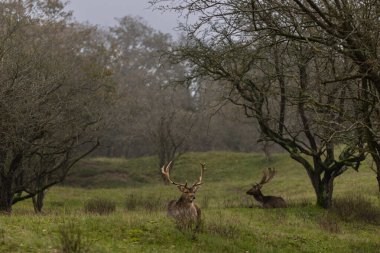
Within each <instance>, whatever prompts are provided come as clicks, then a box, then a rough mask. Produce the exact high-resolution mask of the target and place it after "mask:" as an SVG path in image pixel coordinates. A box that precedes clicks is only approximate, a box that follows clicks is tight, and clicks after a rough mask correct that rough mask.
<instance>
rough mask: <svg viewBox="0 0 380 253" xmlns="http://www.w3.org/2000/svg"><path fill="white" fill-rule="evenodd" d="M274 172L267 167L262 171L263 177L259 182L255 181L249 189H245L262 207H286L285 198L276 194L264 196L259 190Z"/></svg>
mask: <svg viewBox="0 0 380 253" xmlns="http://www.w3.org/2000/svg"><path fill="white" fill-rule="evenodd" d="M275 174H276V171H275V169H271V168H268V169H267V170H264V171H263V177H262V179H261V181H260V183H258V184H257V183H256V184H254V185H253V186H252V188H251V189H249V190H248V191H247V194H248V195H252V196H253V197H254V198H255V200H257V201H258V202H260V203H261V205H262V207H263V208H286V207H287V204H286V202H285V200H284V199H283V198H281V197H277V196H264V195H263V193H262V192H261V188H262V187H263V185H264V184H266V183H268V182H269V181H270V180H271V179H272V178H273V177H274V175H275Z"/></svg>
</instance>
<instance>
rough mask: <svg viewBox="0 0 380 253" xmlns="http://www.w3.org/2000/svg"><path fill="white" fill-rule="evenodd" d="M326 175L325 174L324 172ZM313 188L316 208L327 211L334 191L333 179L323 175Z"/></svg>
mask: <svg viewBox="0 0 380 253" xmlns="http://www.w3.org/2000/svg"><path fill="white" fill-rule="evenodd" d="M325 174H326V172H325ZM313 185H314V184H313ZM316 185H317V187H314V190H315V193H316V195H317V206H320V207H322V208H325V209H328V208H330V207H331V206H332V196H333V190H334V177H332V176H331V175H325V176H324V177H323V179H322V180H319V182H318V183H317V184H316Z"/></svg>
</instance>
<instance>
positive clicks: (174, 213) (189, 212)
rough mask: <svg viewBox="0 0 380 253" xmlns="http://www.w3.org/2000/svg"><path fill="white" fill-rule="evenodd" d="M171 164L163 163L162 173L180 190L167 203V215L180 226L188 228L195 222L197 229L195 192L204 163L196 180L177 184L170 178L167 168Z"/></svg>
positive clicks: (198, 213) (197, 216)
mask: <svg viewBox="0 0 380 253" xmlns="http://www.w3.org/2000/svg"><path fill="white" fill-rule="evenodd" d="M171 165H172V162H170V163H169V164H168V165H166V166H165V165H164V166H163V167H162V169H161V172H162V175H163V176H164V177H165V178H166V179H167V180H168V182H170V183H171V184H173V185H176V186H177V187H178V189H179V190H180V191H181V192H182V195H181V197H180V198H179V199H178V200H171V201H170V202H169V204H168V215H169V216H171V217H173V218H174V219H175V220H176V221H177V224H178V225H180V226H181V227H186V228H190V227H191V226H192V224H195V226H196V227H195V231H199V228H200V224H201V209H200V208H199V207H198V206H197V205H196V204H195V203H194V200H195V193H196V192H197V190H198V189H199V187H200V186H201V185H202V179H203V173H204V171H205V164H203V163H201V175H200V177H199V178H198V180H197V181H196V182H195V183H194V184H193V185H192V186H188V185H187V182H186V183H185V184H179V183H176V182H174V181H173V180H171V179H170V174H169V170H170V167H171Z"/></svg>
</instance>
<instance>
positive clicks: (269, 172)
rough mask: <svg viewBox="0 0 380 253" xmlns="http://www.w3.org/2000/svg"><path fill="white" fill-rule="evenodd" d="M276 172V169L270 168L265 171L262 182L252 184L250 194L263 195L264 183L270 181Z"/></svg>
mask: <svg viewBox="0 0 380 253" xmlns="http://www.w3.org/2000/svg"><path fill="white" fill-rule="evenodd" d="M275 174H276V171H275V169H272V168H268V169H266V170H264V171H263V177H262V178H261V181H260V183H256V184H254V185H253V186H252V188H251V189H249V190H248V191H247V194H248V195H258V194H259V195H262V194H261V191H260V190H261V188H262V187H263V185H264V184H266V183H268V182H269V181H270V180H271V179H272V178H273V177H274V175H275Z"/></svg>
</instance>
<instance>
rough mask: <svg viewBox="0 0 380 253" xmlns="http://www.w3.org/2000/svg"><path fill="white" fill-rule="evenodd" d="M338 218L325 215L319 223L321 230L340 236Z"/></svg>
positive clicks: (328, 214)
mask: <svg viewBox="0 0 380 253" xmlns="http://www.w3.org/2000/svg"><path fill="white" fill-rule="evenodd" d="M338 220H339V219H338V218H337V217H336V216H335V215H333V214H330V213H328V212H327V213H326V214H324V215H323V216H322V217H321V218H320V219H319V221H318V225H319V227H320V228H321V229H323V230H325V231H327V232H329V233H332V234H338V233H340V232H341V229H340V226H339V222H338Z"/></svg>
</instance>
